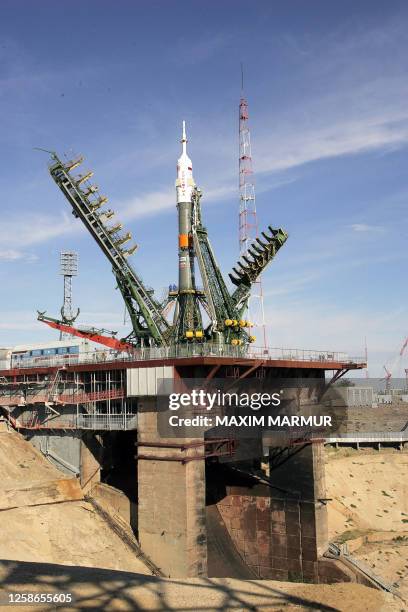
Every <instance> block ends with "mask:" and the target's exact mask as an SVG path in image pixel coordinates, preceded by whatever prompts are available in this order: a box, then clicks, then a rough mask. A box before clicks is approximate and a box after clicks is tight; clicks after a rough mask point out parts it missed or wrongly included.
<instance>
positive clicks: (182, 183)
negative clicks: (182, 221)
mask: <svg viewBox="0 0 408 612" xmlns="http://www.w3.org/2000/svg"><path fill="white" fill-rule="evenodd" d="M181 144H182V152H181V156H180V157H179V159H178V161H177V179H176V188H177V204H180V202H191V198H192V195H193V188H194V187H195V182H194V179H193V164H192V162H191V159H190V158H189V156H188V155H187V137H186V122H185V121H183V134H182V138H181Z"/></svg>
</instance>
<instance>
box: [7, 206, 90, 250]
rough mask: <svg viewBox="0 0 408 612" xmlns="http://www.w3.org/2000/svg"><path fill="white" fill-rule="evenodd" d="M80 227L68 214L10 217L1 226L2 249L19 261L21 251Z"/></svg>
mask: <svg viewBox="0 0 408 612" xmlns="http://www.w3.org/2000/svg"><path fill="white" fill-rule="evenodd" d="M80 227H81V226H80V223H78V222H76V221H75V219H74V218H71V217H70V216H69V215H68V214H67V213H62V214H61V215H59V216H56V215H44V214H38V215H35V214H32V213H31V214H26V215H22V216H18V217H17V216H15V217H9V218H8V219H6V220H5V221H3V222H2V224H1V226H0V249H1V251H2V252H3V253H8V254H9V255H10V256H11V258H13V256H14V259H19V258H21V257H19V254H20V255H21V253H20V249H24V248H25V247H28V246H32V245H35V244H41V243H43V242H47V240H51V239H52V238H57V237H58V236H62V235H64V234H68V233H71V232H76V231H78V230H79V229H80Z"/></svg>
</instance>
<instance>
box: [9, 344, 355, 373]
mask: <svg viewBox="0 0 408 612" xmlns="http://www.w3.org/2000/svg"><path fill="white" fill-rule="evenodd" d="M191 357H230V358H241V359H242V358H245V359H254V360H262V361H265V362H269V361H308V362H320V363H323V362H324V363H331V362H332V363H333V364H334V365H336V367H337V364H341V365H356V364H357V365H358V364H360V365H361V364H364V363H365V360H364V358H362V357H349V356H348V355H347V353H344V352H333V351H314V350H308V349H287V348H262V347H252V346H250V347H248V348H245V349H243V348H242V347H234V346H231V345H215V344H210V343H207V344H205V343H204V344H187V345H179V346H171V347H160V348H155V347H146V348H139V349H135V350H134V351H132V352H126V353H118V352H117V351H108V350H106V351H91V352H84V353H80V354H79V355H65V356H58V355H55V356H49V357H44V356H43V357H39V358H32V359H21V360H19V361H18V362H17V361H16V362H14V361H13V360H12V359H11V361H10V360H3V361H0V370H9V369H14V368H17V369H20V368H21V369H25V368H40V367H47V368H49V367H61V366H71V365H77V364H102V363H106V364H109V363H112V362H118V361H123V362H128V361H149V360H163V359H185V358H191Z"/></svg>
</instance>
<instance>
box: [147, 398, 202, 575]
mask: <svg viewBox="0 0 408 612" xmlns="http://www.w3.org/2000/svg"><path fill="white" fill-rule="evenodd" d="M194 441H197V440H192V439H188V438H187V439H186V438H162V437H160V436H159V433H158V428H157V405H156V398H154V397H152V398H145V399H143V400H141V401H139V404H138V455H139V456H141V457H140V458H139V459H138V497H139V500H138V535H139V541H140V545H141V547H142V550H143V552H145V553H146V554H147V555H148V556H149V557H150V558H151V559H152V561H153V562H154V563H155V564H156V565H157V566H158V567H159V568H160V569H161V570H162V571H163V573H164V574H165V575H166V576H171V577H175V578H185V577H192V576H205V575H206V573H207V542H206V526H205V461H204V460H203V459H198V460H193V461H187V462H185V463H183V462H182V461H181V459H183V458H185V459H188V457H192V456H196V455H202V454H204V447H203V446H198V447H195V448H190V449H187V450H182V449H180V448H171V447H170V448H166V447H163V446H159V444H164V443H170V444H180V445H188V443H189V442H194ZM143 443H148V444H157V446H143Z"/></svg>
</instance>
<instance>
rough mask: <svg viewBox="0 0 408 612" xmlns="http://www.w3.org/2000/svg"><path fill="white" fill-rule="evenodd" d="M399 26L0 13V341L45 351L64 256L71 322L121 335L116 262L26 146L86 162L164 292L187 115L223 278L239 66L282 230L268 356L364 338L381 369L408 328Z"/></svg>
mask: <svg viewBox="0 0 408 612" xmlns="http://www.w3.org/2000/svg"><path fill="white" fill-rule="evenodd" d="M407 18H408V6H407V4H406V3H405V2H398V1H394V2H389V3H384V2H375V1H367V2H365V1H360V2H347V1H344V2H342V3H335V2H326V1H321V2H320V1H313V0H311V1H310V2H307V3H306V2H302V1H300V0H299V1H296V0H289V1H288V2H286V3H278V2H270V1H267V0H265V1H260V0H252V1H251V2H248V1H247V2H242V1H241V0H224V1H223V2H215V1H211V0H210V1H208V2H205V3H204V2H198V1H195V0H190V1H189V2H183V1H177V2H176V1H149V2H148V1H141V0H140V1H124V0H117V1H115V2H113V0H110V1H109V2H107V1H105V0H98V1H96V0H87V1H85V2H83V1H81V2H80V1H79V0H73V2H71V3H70V4H69V7H66V6H65V5H63V4H62V3H56V2H48V0H38V1H37V2H35V3H34V2H30V1H29V0H26V1H24V2H23V1H21V0H12V1H11V0H2V2H1V6H0V147H1V151H2V156H1V158H2V165H1V171H0V189H1V195H2V204H1V209H2V216H1V225H0V283H1V285H0V286H1V298H2V299H1V305H0V311H1V313H0V314H1V317H0V345H2V346H4V345H13V344H16V343H21V342H26V341H39V340H42V339H44V338H47V337H53V332H52V331H51V330H47V328H44V327H43V326H42V325H41V324H40V323H37V322H36V320H35V312H36V309H37V308H38V309H41V310H45V309H47V311H48V312H49V313H50V314H57V313H58V312H59V308H60V306H61V299H62V295H61V294H62V279H61V278H60V277H59V276H58V257H59V251H60V250H64V249H74V250H77V251H78V253H79V258H80V276H79V277H78V278H77V279H76V280H75V282H74V292H75V302H76V304H77V305H79V306H80V307H81V323H83V324H85V323H89V324H95V325H99V326H104V327H108V328H112V329H119V330H121V329H122V326H123V314H124V313H123V304H122V302H121V299H120V295H119V293H118V292H117V291H115V290H114V279H113V276H112V274H111V271H110V268H109V265H108V263H107V262H106V261H105V259H104V258H103V256H102V254H101V253H100V252H99V251H98V248H97V246H96V245H95V244H94V243H93V241H92V240H91V238H90V236H89V235H87V234H86V233H85V231H83V230H82V227H81V224H80V222H79V221H76V220H75V219H74V218H73V217H72V215H71V214H70V209H69V206H68V204H67V203H66V202H65V200H64V199H63V197H62V195H60V193H59V191H58V190H57V188H56V186H55V185H54V184H53V182H52V181H51V179H50V178H49V176H48V175H47V156H46V155H45V154H44V153H40V152H38V151H35V150H34V147H44V148H46V149H53V150H56V151H58V152H60V153H63V152H67V153H68V154H70V153H71V152H81V153H83V154H84V155H85V158H86V164H85V166H84V167H86V168H91V169H93V170H94V172H95V179H96V181H95V182H97V183H98V185H99V186H100V188H101V191H102V192H103V193H106V195H108V196H109V200H110V205H111V207H112V208H114V210H115V211H116V212H117V216H118V218H120V219H121V220H124V221H125V223H126V227H127V228H129V229H130V230H131V231H132V233H133V235H134V238H135V241H136V242H137V243H138V244H139V250H138V252H137V254H136V255H135V256H134V257H133V258H132V260H133V264H134V266H135V268H136V269H137V270H138V271H139V272H141V274H142V277H143V278H144V279H145V281H146V282H147V283H148V284H150V285H152V286H154V287H155V289H156V291H157V293H158V295H159V296H160V295H161V293H162V290H163V288H164V287H165V286H167V285H168V284H169V283H173V282H177V251H176V232H177V229H176V208H175V190H174V179H175V165H176V160H177V157H178V155H179V150H180V144H179V139H180V123H181V120H182V119H185V120H186V121H187V128H188V136H189V154H190V156H191V158H192V160H193V164H194V176H195V179H196V181H197V182H198V184H199V185H200V187H201V188H202V189H203V192H204V197H203V213H204V216H205V222H206V225H207V226H208V229H209V231H210V236H211V239H212V242H213V246H214V248H215V250H216V253H217V256H218V259H219V262H220V264H221V266H222V269H223V270H224V272H225V273H226V272H228V271H229V270H230V268H231V267H232V265H234V263H235V261H236V258H237V254H238V230H237V225H238V191H237V182H238V177H237V168H238V161H237V160H238V134H237V125H238V121H237V110H238V103H239V95H240V66H239V63H240V61H241V60H242V61H243V62H244V64H245V89H246V95H247V98H248V100H249V108H250V116H251V129H252V145H253V160H254V169H255V171H256V185H257V207H258V216H259V224H260V227H264V226H265V227H266V226H267V225H269V224H271V225H272V226H275V227H278V226H282V227H284V228H285V229H286V230H287V231H288V232H289V234H290V237H289V240H288V242H287V243H286V245H285V246H284V248H282V250H281V251H280V253H279V255H278V257H277V258H276V260H275V262H273V264H271V266H270V268H269V269H268V271H267V273H265V275H264V279H263V281H264V292H265V308H266V315H267V322H268V336H269V344H270V345H271V346H276V347H279V346H285V347H294V348H297V347H301V348H312V349H314V348H316V349H330V350H345V351H347V352H349V354H351V355H361V354H362V353H363V347H364V337H365V336H366V337H367V343H368V349H369V357H370V374H371V375H372V376H378V375H380V374H381V367H382V364H383V363H387V362H388V363H389V362H390V360H391V361H394V357H395V354H396V352H397V350H398V349H399V346H400V345H401V344H402V340H403V338H404V337H405V336H406V335H407V334H408V316H407V314H408V307H407V297H408V296H407V293H408V292H407V283H406V268H407V255H406V252H407V251H406V242H407V233H408V206H407V199H408V184H407V178H406V177H407V165H408V155H407V144H408V106H407V94H408V79H407V68H408V31H407V27H406V24H407ZM405 363H406V362H405ZM407 365H408V364H406V365H405V367H407ZM395 374H397V372H396V373H395Z"/></svg>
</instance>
